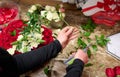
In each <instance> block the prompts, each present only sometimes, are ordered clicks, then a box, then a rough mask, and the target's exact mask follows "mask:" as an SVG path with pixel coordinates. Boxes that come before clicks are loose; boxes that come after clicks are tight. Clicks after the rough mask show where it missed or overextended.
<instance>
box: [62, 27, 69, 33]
mask: <svg viewBox="0 0 120 77" xmlns="http://www.w3.org/2000/svg"><path fill="white" fill-rule="evenodd" d="M69 28H70V27H68V26H67V27H65V28H63V29H62V32H67V31H68V30H69Z"/></svg>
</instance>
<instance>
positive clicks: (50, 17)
mask: <svg viewBox="0 0 120 77" xmlns="http://www.w3.org/2000/svg"><path fill="white" fill-rule="evenodd" d="M46 18H47V19H48V20H50V21H51V20H52V19H53V15H52V13H51V12H50V11H48V13H47V17H46Z"/></svg>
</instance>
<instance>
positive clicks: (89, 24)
mask: <svg viewBox="0 0 120 77" xmlns="http://www.w3.org/2000/svg"><path fill="white" fill-rule="evenodd" d="M81 28H82V29H83V30H85V31H87V32H93V31H94V29H95V28H96V25H95V24H94V22H93V21H92V20H91V19H89V20H88V22H87V23H86V24H84V25H82V26H81Z"/></svg>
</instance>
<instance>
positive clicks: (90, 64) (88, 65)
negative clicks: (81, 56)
mask: <svg viewBox="0 0 120 77" xmlns="http://www.w3.org/2000/svg"><path fill="white" fill-rule="evenodd" d="M90 66H93V64H92V63H87V64H85V67H90Z"/></svg>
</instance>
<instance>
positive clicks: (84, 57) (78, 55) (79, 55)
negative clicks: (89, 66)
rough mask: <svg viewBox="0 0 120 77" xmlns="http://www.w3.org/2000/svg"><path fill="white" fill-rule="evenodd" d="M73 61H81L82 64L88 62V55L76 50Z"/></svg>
mask: <svg viewBox="0 0 120 77" xmlns="http://www.w3.org/2000/svg"><path fill="white" fill-rule="evenodd" d="M74 58H75V59H80V60H82V61H83V62H84V63H87V62H88V55H87V53H85V52H84V51H83V50H80V49H78V50H77V52H76V54H75V56H74Z"/></svg>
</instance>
